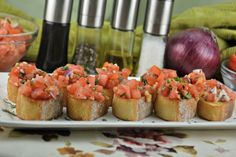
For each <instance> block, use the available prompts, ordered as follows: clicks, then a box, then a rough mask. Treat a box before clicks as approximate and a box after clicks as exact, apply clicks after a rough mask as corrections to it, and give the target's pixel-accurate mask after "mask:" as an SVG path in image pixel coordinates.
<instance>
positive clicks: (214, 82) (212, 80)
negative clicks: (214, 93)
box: [206, 79, 217, 88]
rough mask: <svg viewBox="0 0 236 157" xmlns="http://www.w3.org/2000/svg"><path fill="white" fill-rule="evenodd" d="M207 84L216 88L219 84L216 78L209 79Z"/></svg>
mask: <svg viewBox="0 0 236 157" xmlns="http://www.w3.org/2000/svg"><path fill="white" fill-rule="evenodd" d="M206 85H207V86H208V87H210V88H214V87H216V86H217V81H216V80H214V79H211V80H207V81H206Z"/></svg>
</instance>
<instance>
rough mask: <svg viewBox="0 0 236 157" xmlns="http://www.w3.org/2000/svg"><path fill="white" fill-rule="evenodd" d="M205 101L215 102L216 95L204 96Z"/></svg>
mask: <svg viewBox="0 0 236 157" xmlns="http://www.w3.org/2000/svg"><path fill="white" fill-rule="evenodd" d="M206 101H209V102H215V101H216V95H215V94H211V93H209V94H208V95H207V96H206Z"/></svg>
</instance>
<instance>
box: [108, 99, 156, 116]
mask: <svg viewBox="0 0 236 157" xmlns="http://www.w3.org/2000/svg"><path fill="white" fill-rule="evenodd" d="M152 108H153V107H152V103H151V101H150V102H146V101H145V97H142V98H141V99H124V98H120V97H118V96H116V95H114V96H113V101H112V113H113V115H114V116H116V117H117V118H119V119H122V120H127V121H138V120H142V119H144V118H145V117H147V116H149V115H150V114H151V113H152Z"/></svg>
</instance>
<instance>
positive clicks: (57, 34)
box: [36, 0, 73, 72]
mask: <svg viewBox="0 0 236 157" xmlns="http://www.w3.org/2000/svg"><path fill="white" fill-rule="evenodd" d="M45 2H46V3H45V10H44V20H43V31H42V38H41V43H40V48H39V53H38V57H37V61H36V66H37V67H38V68H40V69H42V70H45V71H47V72H52V71H53V70H54V69H56V68H57V67H60V66H64V65H65V64H66V63H67V49H68V38H69V30H70V18H71V11H72V5H73V0H46V1H45Z"/></svg>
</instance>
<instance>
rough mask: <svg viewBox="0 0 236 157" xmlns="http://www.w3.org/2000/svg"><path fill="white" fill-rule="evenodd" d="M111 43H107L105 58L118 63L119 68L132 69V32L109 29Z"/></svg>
mask: <svg viewBox="0 0 236 157" xmlns="http://www.w3.org/2000/svg"><path fill="white" fill-rule="evenodd" d="M110 37H111V38H112V39H111V41H110V42H111V43H110V44H109V45H108V50H107V51H106V55H105V56H106V57H105V60H107V61H109V62H112V63H116V64H118V65H119V66H120V67H121V68H124V67H125V68H129V69H131V70H132V69H133V45H134V32H133V31H120V30H116V29H111V31H110Z"/></svg>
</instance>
